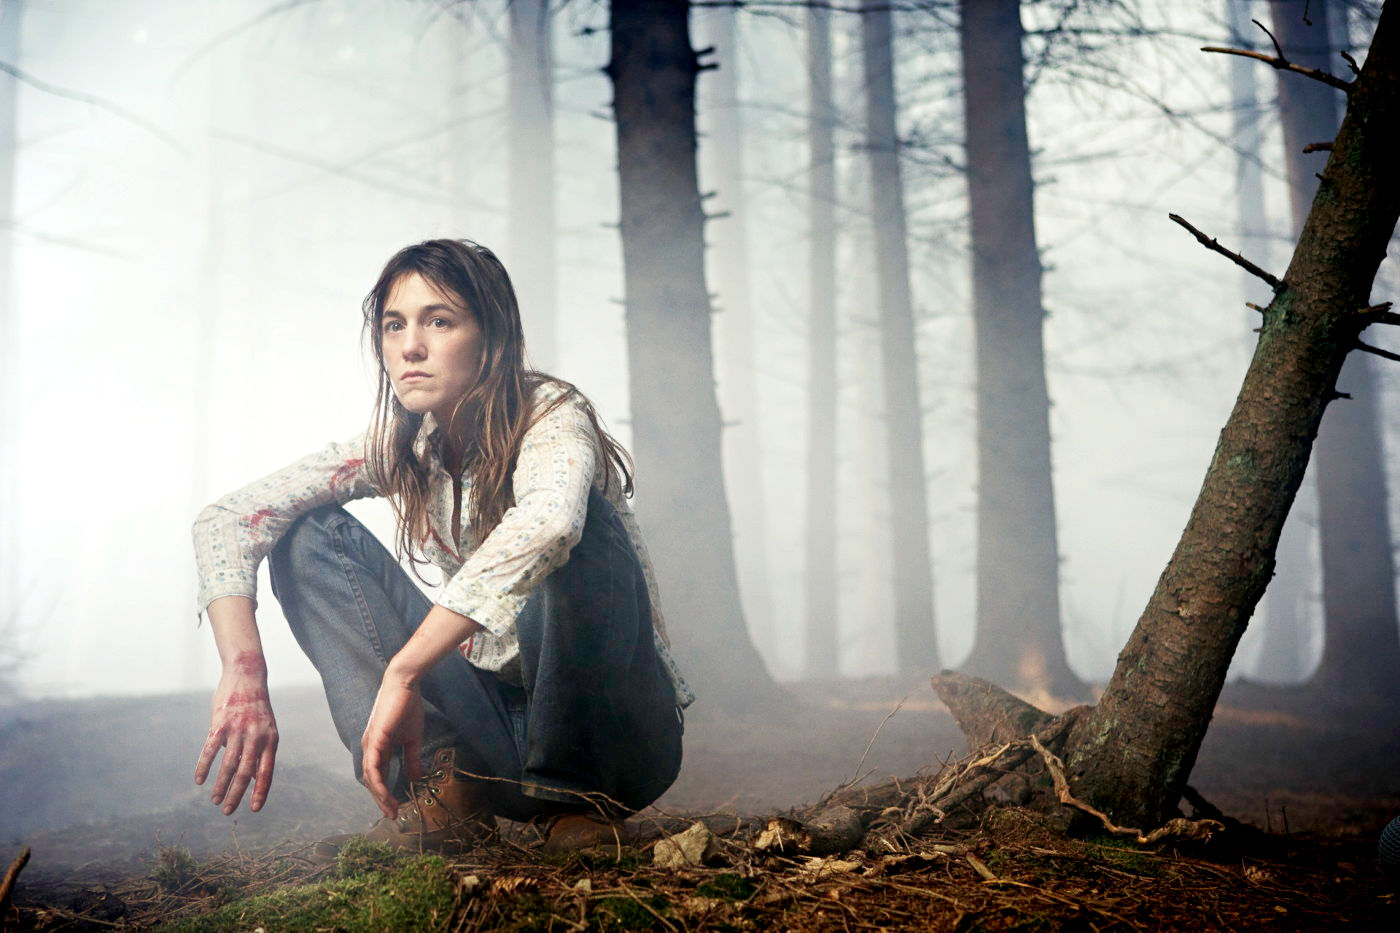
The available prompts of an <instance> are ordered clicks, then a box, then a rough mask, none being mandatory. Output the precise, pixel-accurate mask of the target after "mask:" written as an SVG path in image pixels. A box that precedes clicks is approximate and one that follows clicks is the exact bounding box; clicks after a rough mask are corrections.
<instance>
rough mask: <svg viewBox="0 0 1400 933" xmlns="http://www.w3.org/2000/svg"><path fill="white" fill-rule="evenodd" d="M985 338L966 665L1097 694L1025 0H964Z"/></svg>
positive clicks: (1057, 690) (970, 164) (977, 269)
mask: <svg viewBox="0 0 1400 933" xmlns="http://www.w3.org/2000/svg"><path fill="white" fill-rule="evenodd" d="M961 17H962V30H961V33H962V68H963V86H964V91H963V101H964V105H965V110H964V112H965V114H966V127H967V191H968V205H969V212H970V215H971V224H972V296H973V321H974V326H975V330H976V337H977V340H976V346H977V636H976V641H975V642H974V643H973V646H972V654H971V655H970V656H969V657H968V659H967V662H966V663H965V664H964V665H963V667H964V669H965V670H966V671H968V672H969V673H972V674H974V675H976V676H979V677H983V678H986V679H987V680H991V681H994V682H996V683H999V684H1001V685H1002V686H1005V687H1009V688H1010V689H1013V690H1019V691H1022V692H1029V693H1034V694H1037V695H1040V694H1046V693H1048V694H1050V695H1053V696H1059V697H1075V698H1080V699H1087V698H1088V695H1089V691H1088V688H1087V687H1086V686H1085V685H1084V683H1083V681H1081V680H1080V679H1079V678H1078V677H1077V676H1075V674H1074V672H1073V671H1071V670H1070V668H1069V664H1068V663H1067V662H1066V661H1065V648H1064V640H1063V638H1062V635H1061V629H1060V558H1059V545H1058V542H1057V540H1056V532H1055V489H1054V483H1053V482H1052V479H1051V471H1050V397H1049V394H1048V392H1047V390H1046V384H1045V345H1044V339H1043V330H1044V328H1043V323H1044V320H1045V311H1044V308H1043V307H1042V305H1041V293H1040V274H1041V266H1040V254H1039V252H1038V250H1037V249H1036V242H1035V206H1034V196H1035V185H1034V182H1033V180H1032V178H1031V153H1030V144H1029V142H1028V140H1027V135H1026V86H1025V80H1024V76H1023V73H1022V72H1023V67H1024V66H1023V59H1022V52H1021V37H1022V32H1021V8H1020V0H963V3H962V4H961Z"/></svg>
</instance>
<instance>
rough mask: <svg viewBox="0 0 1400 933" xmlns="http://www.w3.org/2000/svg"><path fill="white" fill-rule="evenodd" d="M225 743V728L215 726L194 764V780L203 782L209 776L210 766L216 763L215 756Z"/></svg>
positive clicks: (197, 782) (199, 782)
mask: <svg viewBox="0 0 1400 933" xmlns="http://www.w3.org/2000/svg"><path fill="white" fill-rule="evenodd" d="M223 745H224V730H223V729H222V728H213V729H210V730H209V738H207V739H205V740H204V747H203V748H202V749H200V750H199V760H198V761H196V762H195V764H194V782H195V783H196V784H203V783H204V780H205V778H207V777H209V766H210V765H212V764H213V763H214V757H215V756H216V755H218V754H219V749H220V748H223Z"/></svg>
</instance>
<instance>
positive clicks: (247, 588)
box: [193, 435, 379, 612]
mask: <svg viewBox="0 0 1400 933" xmlns="http://www.w3.org/2000/svg"><path fill="white" fill-rule="evenodd" d="M378 494H379V492H378V490H377V489H375V487H374V486H373V484H372V483H371V482H370V480H369V476H368V472H367V470H366V469H365V454H364V436H363V435H361V436H359V437H356V438H353V439H351V440H349V441H345V442H343V443H333V444H328V445H327V446H326V447H324V448H322V449H321V450H319V451H317V452H316V453H314V454H311V455H309V456H306V457H303V458H302V459H300V460H298V461H296V462H295V463H292V464H290V465H288V466H286V467H283V468H282V469H280V470H278V471H277V472H275V473H272V474H269V475H268V476H264V477H263V478H262V479H260V480H257V481H256V482H252V483H249V484H248V485H247V486H244V487H243V488H242V489H239V490H237V491H236V492H231V493H229V494H228V495H226V496H224V497H223V498H221V499H219V500H218V501H217V502H215V503H213V504H212V505H209V506H206V507H205V508H204V510H203V511H201V512H200V513H199V517H198V518H196V519H195V522H194V529H193V531H194V554H195V564H196V566H197V568H198V572H199V596H198V600H197V601H198V607H197V608H198V611H199V612H203V611H204V610H205V608H207V607H208V605H209V604H210V603H211V602H213V601H214V600H216V599H218V598H219V597H221V596H247V597H248V598H250V599H253V600H256V599H257V573H258V564H260V563H261V562H262V559H263V558H264V557H266V556H267V555H268V554H269V553H270V552H271V551H272V548H273V547H274V546H275V545H276V544H277V542H278V541H279V540H280V539H281V537H282V535H283V534H285V533H286V531H287V529H288V528H290V527H291V525H292V523H293V522H294V521H296V519H297V518H298V517H300V516H301V515H303V514H304V513H306V512H308V511H310V510H311V509H313V508H316V507H317V506H320V505H331V504H336V505H342V504H344V503H346V502H349V501H350V500H351V499H363V498H365V497H367V496H375V495H378Z"/></svg>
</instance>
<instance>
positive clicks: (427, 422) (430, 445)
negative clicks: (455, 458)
mask: <svg viewBox="0 0 1400 933" xmlns="http://www.w3.org/2000/svg"><path fill="white" fill-rule="evenodd" d="M437 429H438V423H437V419H436V418H434V417H433V413H432V412H428V413H426V414H425V415H423V423H422V424H420V425H419V426H418V434H417V435H416V436H415V437H414V438H413V453H414V455H415V456H417V457H418V459H419V460H420V461H423V462H428V461H430V460H431V461H437V460H438V455H437V444H436V442H435V441H434V439H433V435H434V434H435V433H437Z"/></svg>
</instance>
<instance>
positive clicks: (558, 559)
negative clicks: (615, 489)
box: [437, 393, 598, 637]
mask: <svg viewBox="0 0 1400 933" xmlns="http://www.w3.org/2000/svg"><path fill="white" fill-rule="evenodd" d="M553 397H556V396H552V395H547V394H545V393H541V394H540V396H539V397H538V398H539V402H538V404H544V405H548V404H549V402H550V400H551V399H552V398H553ZM597 463H598V448H597V440H596V438H595V435H594V432H593V425H592V422H591V421H590V420H589V418H588V415H587V413H586V411H585V410H584V407H583V402H582V400H581V399H580V398H579V396H578V395H577V394H573V395H571V396H570V397H569V398H567V399H565V400H564V401H563V402H561V403H559V404H558V405H556V406H555V407H554V409H553V410H552V411H550V412H549V413H548V414H546V415H545V416H544V417H542V418H541V419H540V420H539V421H537V422H536V423H535V424H534V425H533V426H532V427H531V428H530V429H529V430H528V431H526V432H525V436H524V437H523V438H522V439H521V444H520V455H519V456H518V457H517V458H516V462H515V472H514V473H513V474H512V475H511V482H512V487H513V489H514V491H515V505H514V506H512V507H511V508H509V509H507V510H506V513H505V515H504V516H502V518H501V521H500V524H498V525H497V526H496V527H495V528H494V529H492V531H491V533H490V534H488V535H487V536H486V538H485V540H484V541H482V542H481V544H480V545H479V546H478V547H477V548H476V550H475V551H474V552H472V554H471V556H469V557H468V558H467V560H466V563H464V564H463V565H462V567H461V569H460V570H458V571H457V573H456V574H454V575H453V576H452V578H451V579H450V580H448V581H447V583H446V585H445V586H444V587H443V590H442V593H441V594H440V595H439V597H438V600H437V602H438V604H439V605H441V606H443V607H445V608H447V609H451V610H452V611H453V612H456V613H460V614H461V615H464V616H467V617H469V618H471V619H473V620H474V621H476V622H478V623H480V624H481V626H482V627H484V628H485V629H486V630H487V631H488V632H490V633H491V634H493V635H496V636H498V637H499V636H502V635H504V634H505V633H506V632H508V631H510V630H511V629H512V628H513V627H514V625H515V620H516V617H517V616H518V615H520V610H521V609H522V608H524V606H525V599H526V597H528V596H529V595H530V593H531V591H533V590H534V588H535V587H536V586H537V585H538V584H539V582H540V581H541V580H543V579H544V578H545V577H547V576H548V575H549V574H550V573H551V572H553V571H554V570H555V569H556V568H558V567H560V566H562V565H563V564H564V562H565V561H566V560H568V557H569V552H570V551H572V550H573V548H574V545H576V544H578V542H579V539H580V538H582V537H583V523H584V520H585V519H586V518H587V517H588V490H589V488H590V486H591V485H592V483H593V473H594V470H595V468H596V466H597Z"/></svg>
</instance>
